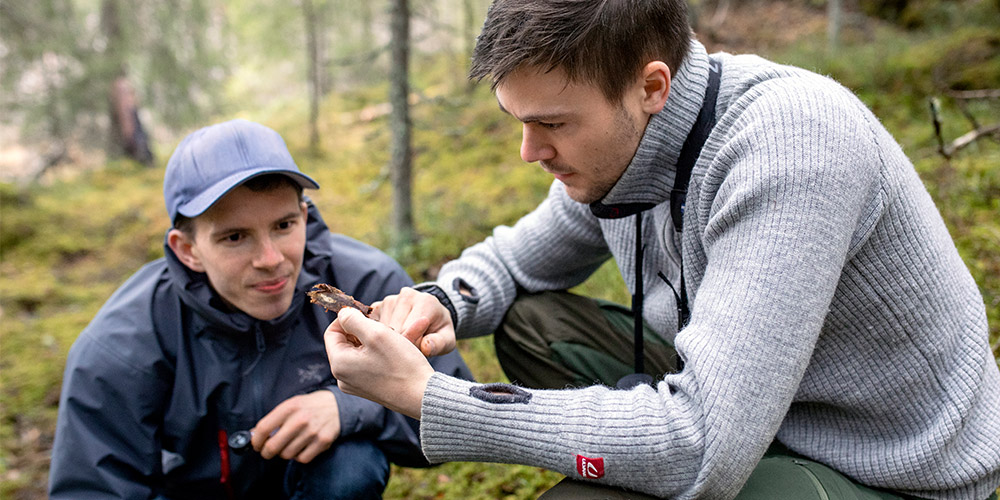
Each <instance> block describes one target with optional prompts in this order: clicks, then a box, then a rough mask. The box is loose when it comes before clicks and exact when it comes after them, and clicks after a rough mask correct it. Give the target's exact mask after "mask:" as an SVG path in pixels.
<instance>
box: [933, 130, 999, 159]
mask: <svg viewBox="0 0 1000 500" xmlns="http://www.w3.org/2000/svg"><path fill="white" fill-rule="evenodd" d="M991 136H995V138H996V139H998V140H1000V123H994V124H992V125H985V126H982V127H979V128H977V129H974V130H970V131H968V132H966V133H964V134H962V135H961V136H959V137H957V138H956V139H955V140H954V141H951V144H949V145H948V146H947V147H946V148H945V149H946V152H947V153H948V155H949V156H950V155H953V154H955V153H956V152H957V151H958V150H959V149H962V148H964V147H966V146H968V145H969V144H972V143H973V142H976V141H977V140H979V139H982V138H984V137H991Z"/></svg>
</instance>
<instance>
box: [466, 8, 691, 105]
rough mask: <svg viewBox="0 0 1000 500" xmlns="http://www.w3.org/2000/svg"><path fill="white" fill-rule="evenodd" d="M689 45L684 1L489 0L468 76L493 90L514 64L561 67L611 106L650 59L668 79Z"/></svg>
mask: <svg viewBox="0 0 1000 500" xmlns="http://www.w3.org/2000/svg"><path fill="white" fill-rule="evenodd" d="M690 42H691V27H690V24H689V21H688V11H687V2H686V0H495V1H494V2H493V5H492V6H490V9H489V12H488V13H487V14H486V22H485V23H484V25H483V30H482V32H481V33H480V35H479V38H478V39H477V41H476V48H475V51H474V52H473V55H472V68H471V70H470V71H469V78H471V79H473V80H475V81H479V80H482V79H484V78H487V77H489V78H491V83H492V88H493V90H496V87H497V86H498V85H499V84H500V83H501V82H502V81H503V79H504V78H505V77H506V76H507V75H509V74H510V73H511V72H512V71H514V70H515V69H517V68H518V67H521V66H537V67H539V68H541V69H544V70H545V71H551V70H552V69H555V68H556V67H561V68H562V69H563V70H565V71H566V74H567V76H568V77H569V79H570V80H571V81H576V82H589V83H594V84H596V85H597V86H598V87H599V88H600V89H601V92H602V93H603V94H604V96H605V97H606V98H607V99H608V101H610V102H616V101H618V100H620V99H621V97H622V95H623V93H624V91H625V88H626V87H627V86H628V85H629V84H630V83H631V82H632V81H633V80H634V79H635V78H636V77H637V76H638V75H639V72H640V71H641V70H642V68H643V67H644V66H645V65H646V64H647V63H649V62H650V61H657V60H659V61H663V62H664V63H666V64H667V66H669V67H670V70H671V72H672V73H674V74H676V73H677V69H678V68H679V67H680V65H681V63H682V62H683V61H684V58H685V57H686V56H687V52H688V48H689V45H690Z"/></svg>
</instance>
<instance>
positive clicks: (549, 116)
mask: <svg viewBox="0 0 1000 500" xmlns="http://www.w3.org/2000/svg"><path fill="white" fill-rule="evenodd" d="M497 106H499V107H500V111H503V112H504V113H506V114H508V115H510V116H513V117H514V118H516V119H517V120H518V121H520V122H521V123H538V122H559V121H565V120H566V117H567V116H569V113H565V112H558V113H538V114H534V115H527V116H515V115H514V113H511V112H510V111H507V108H505V107H503V104H502V103H501V102H500V100H499V99H498V100H497Z"/></svg>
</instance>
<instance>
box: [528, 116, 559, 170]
mask: <svg viewBox="0 0 1000 500" xmlns="http://www.w3.org/2000/svg"><path fill="white" fill-rule="evenodd" d="M555 155H556V149H555V148H554V147H552V145H551V144H549V143H548V141H546V140H545V134H543V133H541V132H540V131H538V130H535V129H534V126H533V124H531V123H525V124H524V126H523V127H522V128H521V159H522V160H524V161H525V162H527V163H534V162H536V161H546V160H551V159H552V158H553V157H554V156H555Z"/></svg>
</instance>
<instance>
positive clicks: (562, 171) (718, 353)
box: [327, 0, 1000, 500]
mask: <svg viewBox="0 0 1000 500" xmlns="http://www.w3.org/2000/svg"><path fill="white" fill-rule="evenodd" d="M685 9H686V7H685V3H684V2H683V1H680V0H645V1H639V0H631V1H629V0H609V1H604V2H593V1H566V0H562V1H555V0H552V1H541V0H536V1H529V0H497V1H496V2H495V3H494V5H493V7H492V8H491V10H490V13H489V14H488V16H487V20H486V23H485V26H484V29H483V33H482V35H481V36H480V38H479V40H478V42H477V47H476V52H475V56H474V60H473V75H472V76H473V77H475V78H483V77H488V78H490V79H491V81H492V83H493V85H494V89H495V92H496V96H497V100H498V101H499V104H500V106H501V109H502V110H503V111H505V112H506V113H508V114H510V115H511V116H513V117H514V118H516V119H517V120H519V121H521V122H522V123H523V142H522V146H521V156H522V158H523V159H524V160H525V161H527V162H538V163H539V165H540V166H541V167H542V168H543V169H545V170H546V171H547V172H549V173H551V174H552V175H553V176H554V177H555V181H554V182H553V184H552V187H551V189H550V191H549V195H548V197H547V198H546V199H545V201H543V202H542V203H541V205H539V206H538V208H537V209H536V210H534V211H533V212H531V213H530V214H527V215H526V216H524V217H523V218H522V219H521V220H520V221H518V222H517V223H516V224H515V225H514V226H513V227H498V228H496V230H495V231H494V233H493V234H492V236H491V237H489V238H487V239H486V240H485V241H484V242H482V243H479V244H477V245H475V246H473V247H470V248H468V249H466V250H465V251H464V252H463V253H462V255H461V257H460V258H459V259H457V260H455V261H453V262H451V263H449V264H447V265H446V266H444V267H443V268H442V269H441V272H440V275H439V277H438V280H437V281H436V282H435V283H426V284H423V285H420V286H418V287H417V289H419V290H422V291H423V292H429V293H421V292H418V291H415V290H412V289H405V290H404V291H403V292H402V293H401V294H400V295H398V296H394V297H390V298H387V299H386V300H385V301H383V302H382V303H380V305H379V307H378V308H377V313H376V314H374V318H375V320H373V319H368V318H364V317H362V316H361V315H360V314H355V313H354V312H353V311H344V312H343V313H342V314H341V315H340V316H339V317H338V319H337V321H336V322H334V323H333V324H331V326H330V328H329V329H328V331H327V350H328V353H329V355H330V358H331V364H332V366H334V367H336V368H335V369H334V375H335V376H336V377H337V379H338V380H339V384H340V386H341V388H342V389H343V390H345V391H346V392H348V393H353V394H358V395H361V396H364V397H366V398H369V399H372V400H374V401H377V402H380V403H382V404H384V405H386V406H387V407H389V408H390V409H393V410H396V411H399V412H401V413H404V414H407V415H410V416H412V417H415V418H419V419H421V421H422V424H421V438H422V446H423V450H424V453H425V454H426V455H427V457H428V458H429V459H430V460H431V461H432V462H442V461H489V462H507V463H520V464H527V465H532V466H538V467H544V468H547V469H550V470H554V471H558V472H560V473H563V474H565V475H566V476H567V477H568V478H572V479H575V480H577V481H578V482H585V483H587V484H590V485H606V486H614V487H623V488H628V489H629V490H634V491H640V492H644V493H647V494H651V495H655V496H657V497H667V498H683V499H687V498H724V499H725V498H737V497H738V498H741V499H742V498H865V499H867V498H901V497H903V498H908V497H917V498H935V499H938V498H940V499H969V500H984V499H986V498H988V497H991V496H992V495H994V490H995V488H996V487H997V486H998V485H1000V370H998V368H997V362H996V360H995V359H994V357H993V356H992V353H991V351H990V348H989V345H988V340H987V336H988V334H987V330H988V329H987V324H986V315H985V310H984V305H983V301H982V297H981V295H980V293H979V291H978V289H977V286H976V283H975V282H974V281H973V279H972V277H971V275H970V274H969V272H968V270H967V269H966V267H965V265H964V264H963V262H962V260H961V259H960V257H959V255H958V252H957V251H956V249H955V246H954V244H953V242H952V240H951V238H950V236H949V234H948V231H947V229H946V227H945V225H944V223H943V221H942V219H941V217H940V215H939V213H938V211H937V209H936V208H935V206H934V204H933V201H932V200H931V198H930V196H929V195H928V193H927V191H926V190H925V189H924V187H923V185H922V183H921V181H920V179H919V178H918V176H917V174H916V172H915V171H914V169H913V166H912V165H911V163H910V162H909V161H908V160H907V158H906V157H905V156H904V154H903V152H902V151H901V149H900V148H899V146H898V145H897V144H896V142H895V141H894V140H893V138H892V137H891V136H890V135H889V134H888V132H887V131H886V130H885V129H884V128H883V126H882V125H881V124H880V123H879V121H878V119H877V118H876V117H875V116H873V115H872V114H871V113H870V112H869V111H868V110H867V109H866V108H865V106H864V105H863V104H862V103H861V102H859V101H858V99H857V98H855V96H854V95H852V93H851V92H850V91H849V90H847V89H845V88H843V87H841V86H840V85H838V84H837V83H835V82H833V81H831V80H829V79H827V78H825V77H822V76H818V75H815V74H812V73H809V72H807V71H804V70H801V69H797V68H792V67H787V66H782V65H778V64H774V63H771V62H768V61H765V60H763V59H760V58H758V57H755V56H734V55H729V54H715V55H712V56H709V55H708V54H707V53H706V51H705V49H704V47H703V46H702V45H701V44H700V43H698V42H697V41H694V40H692V39H691V35H690V29H689V27H688V24H687V14H686V10H685ZM720 72H721V77H720V76H719V75H720ZM699 136H701V139H703V140H704V143H703V145H700V147H698V146H699V144H698V143H699V142H700V141H698V137H699ZM692 137H694V139H693V140H692V139H691V138H692ZM692 144H694V146H692ZM686 158H688V159H690V164H691V166H692V167H693V168H692V170H691V174H690V181H689V184H688V185H687V189H686V194H685V192H684V189H683V188H684V183H683V177H684V176H683V170H684V168H682V167H683V165H684V164H685V163H686V162H688V159H686ZM672 192H674V194H673V195H672V194H671V193H672ZM672 198H673V200H672ZM637 242H638V243H637ZM608 258H613V259H614V260H615V262H616V264H617V266H618V268H619V270H620V271H621V274H622V276H623V278H624V280H625V283H626V285H627V286H628V287H629V289H630V290H631V291H632V293H633V294H635V295H636V298H637V299H638V300H637V302H636V303H634V306H633V308H634V309H636V310H639V311H641V317H642V319H643V320H644V322H645V326H646V327H647V329H648V333H647V340H646V341H644V342H640V344H645V348H646V349H647V351H646V352H647V353H652V354H655V355H656V356H659V359H660V360H659V361H656V360H653V361H649V364H650V365H652V366H647V367H646V368H647V369H646V370H643V371H647V372H652V373H655V374H656V375H657V376H656V378H655V379H654V380H653V381H652V383H649V384H645V383H639V384H638V385H634V386H632V387H631V388H626V387H628V386H627V385H626V386H622V387H614V384H615V380H614V378H615V377H616V376H617V375H614V376H612V377H610V379H608V377H605V376H597V377H591V378H593V379H595V380H600V381H602V382H603V384H596V385H590V386H589V387H576V386H579V385H581V384H578V383H575V382H574V380H586V379H587V377H588V376H590V374H591V373H595V374H601V373H612V372H614V371H615V370H614V366H612V365H615V363H618V364H621V363H631V360H630V359H629V358H628V348H631V347H632V337H631V336H632V334H631V333H630V332H629V330H628V327H627V326H626V328H624V329H622V328H616V327H615V326H614V325H615V322H614V321H613V319H612V315H603V314H602V313H597V314H596V315H594V314H593V309H594V308H596V307H597V306H592V305H591V306H588V305H585V303H590V304H592V301H589V299H583V300H580V298H576V297H575V296H570V295H569V294H559V293H557V292H555V291H560V290H567V289H569V288H571V287H574V286H575V285H578V284H579V283H581V282H583V281H584V280H585V279H586V278H587V277H588V276H589V275H591V274H592V273H593V272H594V271H595V270H596V269H597V268H598V267H599V266H600V265H601V264H602V263H603V262H605V261H606V260H607V259H608ZM567 297H571V298H567ZM533 300H534V301H539V300H541V301H542V302H541V303H542V304H543V308H544V307H551V308H552V309H551V310H549V311H548V314H546V313H545V312H542V313H539V312H537V311H538V309H539V307H526V308H521V306H519V305H518V304H521V303H522V301H529V302H530V301H533ZM574 304H584V305H579V306H574ZM640 304H644V306H642V307H637V306H639V305H640ZM574 307H579V309H578V310H577V309H574ZM512 308H513V309H512ZM525 311H527V312H525ZM532 311H534V312H532ZM525 315H526V316H525ZM602 317H603V318H605V319H607V321H603V320H596V319H591V318H602ZM580 318H588V319H585V320H583V321H576V322H575V323H574V320H579V319H580ZM376 320H377V321H376ZM512 323H513V324H515V325H514V326H513V327H510V324H512ZM640 324H641V323H640ZM622 330H624V332H623V331H622ZM494 332H496V334H497V337H498V339H497V345H498V350H500V351H501V361H504V367H505V369H511V367H513V369H514V371H516V374H511V372H510V371H508V374H509V375H511V378H512V380H517V381H521V382H522V383H524V381H525V380H535V381H536V382H533V383H527V384H525V385H532V386H536V385H543V384H540V383H538V381H542V382H544V381H545V380H547V377H554V378H553V380H555V382H554V383H552V384H548V386H549V387H551V388H550V389H532V388H527V387H524V386H523V385H513V384H487V385H480V384H476V383H473V382H468V381H464V380H458V379H455V378H451V377H448V376H445V375H442V374H440V373H436V372H434V371H433V370H432V369H431V368H430V366H429V365H428V364H427V362H426V361H425V360H424V355H431V354H437V353H439V352H443V351H447V350H450V349H453V348H454V346H455V338H456V336H457V337H458V338H468V337H474V336H479V335H486V334H491V333H494ZM346 333H349V334H352V335H354V336H356V337H357V339H360V342H361V344H360V345H357V344H356V343H353V342H350V341H349V340H350V339H352V338H351V337H349V336H347V335H345V334H346ZM638 333H639V334H640V335H641V334H642V332H641V331H640V332H638ZM400 334H402V335H400ZM609 339H617V340H614V341H613V342H612V340H609ZM613 343H618V344H625V345H626V346H628V348H627V349H626V350H625V352H626V354H625V355H624V356H623V355H621V353H617V352H610V353H608V354H609V356H608V357H607V359H608V360H605V358H601V357H599V356H594V355H593V351H594V350H596V349H599V348H601V346H609V345H611V344H613ZM415 346H416V347H415ZM662 346H668V347H669V346H672V347H673V348H674V349H675V350H676V356H677V360H676V362H675V360H674V359H673V358H671V357H670V356H669V355H663V353H664V352H665V351H664V348H663V347H662ZM518 349H520V350H518ZM609 349H612V348H609ZM612 350H613V349H612ZM504 353H507V354H506V355H505V354H504ZM505 356H506V358H505ZM623 357H624V359H622V358H623ZM612 358H614V359H612ZM525 359H527V360H528V361H525ZM519 360H520V363H518V361H519ZM602 360H604V361H602ZM643 360H649V358H639V359H638V360H636V361H637V362H638V363H642V361H643ZM605 361H607V362H605ZM556 365H562V368H560V367H559V366H556ZM533 370H543V374H542V375H540V376H538V377H534V379H532V378H531V372H532V371H533ZM564 378H565V380H564ZM564 386H574V387H570V388H564ZM546 495H548V494H546ZM605 497H612V496H611V494H607V495H606V496H605Z"/></svg>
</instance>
